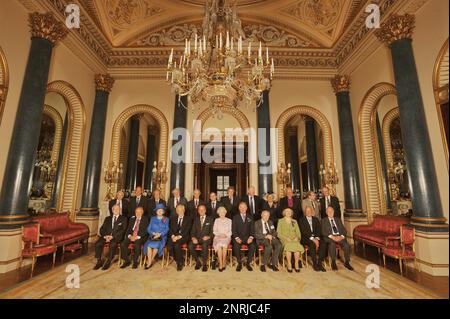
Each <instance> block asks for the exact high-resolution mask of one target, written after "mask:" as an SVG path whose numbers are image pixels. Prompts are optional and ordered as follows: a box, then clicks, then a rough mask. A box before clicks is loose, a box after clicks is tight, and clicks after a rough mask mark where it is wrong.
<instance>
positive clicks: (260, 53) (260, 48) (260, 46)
mask: <svg viewBox="0 0 450 319" xmlns="http://www.w3.org/2000/svg"><path fill="white" fill-rule="evenodd" d="M258 57H259V58H260V59H262V44H261V41H259V50H258Z"/></svg>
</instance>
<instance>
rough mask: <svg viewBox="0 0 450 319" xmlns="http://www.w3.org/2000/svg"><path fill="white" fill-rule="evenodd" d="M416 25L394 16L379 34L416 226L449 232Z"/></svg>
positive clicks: (406, 18) (383, 25) (409, 18)
mask: <svg viewBox="0 0 450 319" xmlns="http://www.w3.org/2000/svg"><path fill="white" fill-rule="evenodd" d="M414 24H415V17H414V16H412V15H409V14H405V15H392V16H391V17H390V18H389V19H388V20H387V21H386V22H385V23H383V24H382V26H381V28H380V29H379V30H377V31H376V33H375V34H376V36H377V37H378V39H379V40H380V41H382V42H384V43H385V44H387V45H388V46H389V48H390V50H391V56H392V63H393V68H394V77H395V85H396V88H397V99H398V105H399V111H400V124H401V127H402V139H403V145H404V152H405V158H406V166H407V170H408V176H409V184H410V191H411V196H412V207H413V217H412V224H413V225H415V226H417V228H419V229H422V230H426V231H437V230H446V231H448V224H445V222H446V219H445V217H444V214H443V209H442V204H441V199H440V195H439V187H438V183H437V177H436V168H435V165H434V159H433V151H432V149H431V141H430V136H429V133H428V127H427V122H426V117H425V110H424V105H423V100H422V95H421V90H420V85H419V79H418V75H417V69H416V62H415V59H414V52H413V47H412V35H413V30H414V27H415V26H414Z"/></svg>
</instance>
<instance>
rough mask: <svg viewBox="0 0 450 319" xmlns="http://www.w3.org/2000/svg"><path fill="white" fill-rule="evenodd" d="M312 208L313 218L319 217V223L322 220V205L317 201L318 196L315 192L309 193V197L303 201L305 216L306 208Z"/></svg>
mask: <svg viewBox="0 0 450 319" xmlns="http://www.w3.org/2000/svg"><path fill="white" fill-rule="evenodd" d="M308 206H309V207H311V208H312V209H313V216H314V217H317V218H318V219H319V221H320V220H321V219H322V218H321V215H320V204H319V202H318V201H317V195H316V193H314V192H313V191H309V192H308V194H307V197H306V198H305V199H304V200H303V201H302V211H303V215H305V210H306V207H308Z"/></svg>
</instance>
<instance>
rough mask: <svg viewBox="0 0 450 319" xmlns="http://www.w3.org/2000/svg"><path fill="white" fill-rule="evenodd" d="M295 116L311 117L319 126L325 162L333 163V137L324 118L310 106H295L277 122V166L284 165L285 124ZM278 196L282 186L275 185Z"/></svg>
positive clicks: (285, 112)
mask: <svg viewBox="0 0 450 319" xmlns="http://www.w3.org/2000/svg"><path fill="white" fill-rule="evenodd" d="M296 115H306V116H309V117H312V118H313V119H314V120H315V121H316V122H317V123H318V124H319V126H320V129H321V130H322V134H323V135H322V136H323V143H324V155H325V162H327V163H332V164H333V163H334V151H333V137H332V133H331V125H330V122H329V121H328V119H327V118H326V116H325V115H324V114H323V113H322V112H320V111H319V110H317V109H316V108H313V107H311V106H306V105H296V106H292V107H290V108H289V109H287V110H286V111H284V112H283V113H282V114H281V115H280V117H279V118H278V120H277V124H276V128H277V131H278V136H277V137H278V140H277V144H278V164H280V163H285V161H286V158H285V145H284V133H285V132H284V131H285V127H286V124H287V123H288V122H289V120H290V119H292V117H294V116H296ZM277 189H278V191H277V192H278V194H281V192H282V185H279V184H278V185H277Z"/></svg>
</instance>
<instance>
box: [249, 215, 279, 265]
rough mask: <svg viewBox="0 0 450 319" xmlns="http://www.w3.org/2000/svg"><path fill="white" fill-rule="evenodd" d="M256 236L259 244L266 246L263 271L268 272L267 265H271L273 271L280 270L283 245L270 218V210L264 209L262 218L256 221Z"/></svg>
mask: <svg viewBox="0 0 450 319" xmlns="http://www.w3.org/2000/svg"><path fill="white" fill-rule="evenodd" d="M255 237H256V242H257V243H258V245H263V246H264V256H263V262H262V264H261V267H260V269H261V271H262V272H266V266H269V268H271V269H272V270H273V271H278V259H279V257H280V252H281V247H282V245H281V242H280V240H279V239H278V238H277V231H276V229H275V226H274V225H273V222H272V221H271V220H270V212H269V211H268V210H263V211H262V212H261V219H260V220H258V221H256V222H255ZM270 257H272V264H269V259H270Z"/></svg>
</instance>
